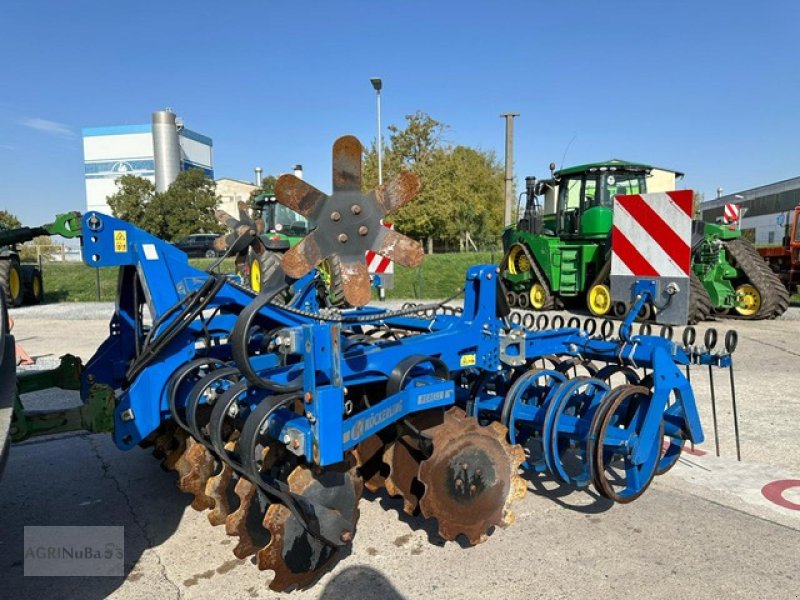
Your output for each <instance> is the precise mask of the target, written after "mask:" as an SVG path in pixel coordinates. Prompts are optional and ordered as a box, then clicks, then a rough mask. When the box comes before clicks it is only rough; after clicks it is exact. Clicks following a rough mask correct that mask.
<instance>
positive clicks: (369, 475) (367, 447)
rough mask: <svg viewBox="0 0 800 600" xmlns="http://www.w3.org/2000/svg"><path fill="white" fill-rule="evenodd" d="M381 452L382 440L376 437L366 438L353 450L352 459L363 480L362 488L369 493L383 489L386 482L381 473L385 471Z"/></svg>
mask: <svg viewBox="0 0 800 600" xmlns="http://www.w3.org/2000/svg"><path fill="white" fill-rule="evenodd" d="M383 452H384V443H383V440H381V438H379V437H378V436H377V435H373V436H370V437H368V438H367V439H366V440H364V441H363V442H361V443H360V444H358V445H357V446H356V447H355V448H353V457H354V458H355V459H356V466H357V467H358V472H359V473H360V474H361V478H362V479H363V480H364V487H365V488H367V489H368V490H369V491H370V492H377V491H378V490H379V489H381V488H382V487H383V485H384V481H385V480H386V477H385V476H384V473H383V471H384V470H385V463H384V462H383Z"/></svg>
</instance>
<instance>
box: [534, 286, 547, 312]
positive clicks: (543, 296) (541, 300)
mask: <svg viewBox="0 0 800 600" xmlns="http://www.w3.org/2000/svg"><path fill="white" fill-rule="evenodd" d="M546 303H547V291H546V290H545V289H544V286H543V285H542V284H541V283H534V284H533V285H532V286H531V306H532V307H533V308H535V309H536V310H542V309H543V308H544V305H545V304H546Z"/></svg>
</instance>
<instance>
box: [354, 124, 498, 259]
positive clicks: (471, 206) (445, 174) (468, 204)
mask: <svg viewBox="0 0 800 600" xmlns="http://www.w3.org/2000/svg"><path fill="white" fill-rule="evenodd" d="M388 129H389V132H390V135H389V140H388V143H387V144H386V146H385V147H384V159H383V172H384V178H383V179H384V182H386V181H389V180H390V179H391V178H392V177H393V176H394V175H396V174H397V173H398V172H399V171H400V170H401V169H410V170H412V171H414V172H415V173H416V174H417V175H418V176H419V178H420V182H421V184H422V189H421V190H420V192H419V194H417V197H416V198H415V199H414V201H413V202H411V203H410V204H407V205H406V206H405V207H403V208H402V209H400V210H399V211H398V212H397V213H396V214H395V215H393V216H392V217H391V219H392V221H393V222H394V223H395V224H396V225H397V228H398V229H399V230H400V231H402V232H403V233H405V234H407V235H410V236H411V237H414V238H417V239H428V240H430V241H431V242H432V241H436V242H439V243H441V244H445V245H447V246H451V247H456V248H457V247H459V246H461V245H462V243H463V240H464V239H465V237H466V234H467V233H468V234H469V235H470V237H471V238H472V239H473V240H474V241H475V242H476V243H477V244H479V245H484V246H485V245H489V244H494V243H496V241H497V239H498V238H499V236H500V233H501V231H502V223H503V197H504V194H503V169H502V166H501V165H500V163H499V162H498V160H497V158H496V157H495V155H494V153H493V152H490V151H484V150H480V149H477V148H470V147H467V146H450V145H446V144H444V142H443V136H444V134H445V132H446V131H447V129H448V127H447V125H445V124H444V123H441V122H440V121H437V120H436V119H434V118H432V117H430V116H429V115H427V114H425V113H423V112H419V111H418V112H416V113H414V114H413V115H407V116H406V126H405V128H403V129H400V128H399V127H397V126H395V125H391V126H389V128H388ZM377 163H378V161H377V149H376V145H375V144H372V146H371V147H370V148H369V150H367V151H366V152H365V156H364V169H363V177H362V182H363V187H364V189H365V190H369V189H372V188H373V187H375V186H376V185H377Z"/></svg>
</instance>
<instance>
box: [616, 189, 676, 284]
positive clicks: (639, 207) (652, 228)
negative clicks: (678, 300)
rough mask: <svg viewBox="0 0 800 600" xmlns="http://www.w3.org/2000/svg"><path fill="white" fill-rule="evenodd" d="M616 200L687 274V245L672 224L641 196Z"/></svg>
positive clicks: (623, 197) (622, 197) (620, 197)
mask: <svg viewBox="0 0 800 600" xmlns="http://www.w3.org/2000/svg"><path fill="white" fill-rule="evenodd" d="M617 202H619V204H620V206H622V208H624V209H625V210H626V211H628V214H629V215H630V216H631V217H633V219H634V220H635V221H636V222H637V223H639V225H641V227H642V229H644V230H645V231H647V233H649V234H650V236H651V237H652V238H653V241H655V243H656V244H658V245H659V247H660V248H661V249H662V250H663V251H664V252H665V253H666V254H667V255H668V256H669V257H670V258H671V259H672V260H673V261H675V264H676V265H678V267H679V268H680V269H681V270H683V271H684V272H685V273H686V274H687V275H688V274H689V267H690V263H691V249H690V248H689V245H688V244H687V243H686V242H685V241H684V240H683V239H682V238H681V236H679V235H678V234H677V233H675V230H674V229H673V228H672V226H671V225H670V224H669V223H667V222H666V221H665V220H664V219H662V218H661V215H659V214H658V213H657V212H656V211H655V210H653V208H652V207H651V206H650V205H649V204H647V202H645V199H644V198H643V197H642V196H637V195H631V196H617Z"/></svg>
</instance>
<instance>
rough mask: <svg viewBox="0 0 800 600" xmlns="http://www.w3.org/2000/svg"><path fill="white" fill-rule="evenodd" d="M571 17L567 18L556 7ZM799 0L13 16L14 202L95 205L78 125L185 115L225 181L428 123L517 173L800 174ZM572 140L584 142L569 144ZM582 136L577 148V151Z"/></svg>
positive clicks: (8, 113) (313, 174)
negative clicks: (589, 165)
mask: <svg viewBox="0 0 800 600" xmlns="http://www.w3.org/2000/svg"><path fill="white" fill-rule="evenodd" d="M559 5H561V6H562V7H561V8H558V7H559ZM799 17H800V6H798V4H797V3H796V2H790V1H787V2H777V1H775V2H772V1H762V2H758V3H756V2H752V1H749V2H747V1H738V0H734V1H724V2H723V1H719V0H716V1H705V2H701V1H696V0H695V1H682V0H675V1H671V2H665V1H661V2H651V1H647V0H640V1H638V2H634V1H628V2H623V1H611V0H609V1H606V2H599V1H596V2H589V1H585V2H584V1H574V2H534V1H528V2H523V1H519V2H510V1H508V2H505V1H495V2H477V1H468V0H462V1H460V2H455V1H444V0H440V1H437V2H431V1H404V2H389V1H381V0H372V1H370V2H367V1H363V2H357V1H351V0H336V1H328V2H322V1H318V2H302V1H296V2H275V1H267V0H262V1H260V2H255V1H245V0H238V1H229V2H210V1H199V0H198V1H194V2H182V1H171V2H163V1H162V2H154V1H146V0H140V1H139V2H136V3H109V2H88V1H81V0H75V1H74V2H54V1H52V0H51V1H49V2H41V1H38V0H27V1H18V0H4V2H3V3H2V5H1V6H0V81H2V93H0V208H6V209H8V210H11V211H12V212H15V213H17V214H18V215H19V216H20V217H21V218H22V220H23V221H24V222H25V223H27V224H31V225H33V224H38V223H41V222H44V221H47V220H49V219H50V218H51V217H52V215H53V214H54V213H56V212H59V211H65V210H70V209H79V210H81V209H83V208H84V207H85V195H84V194H85V192H84V185H83V156H82V146H81V137H80V130H81V128H82V127H92V126H104V125H121V124H134V123H146V122H148V121H149V119H150V113H151V111H153V110H156V109H160V108H163V107H166V106H169V107H172V108H173V110H175V111H176V112H177V113H178V114H179V115H180V116H181V117H183V119H184V121H185V123H186V125H187V127H189V128H191V129H194V130H196V131H199V132H201V133H204V134H206V135H209V136H211V137H212V138H213V139H214V160H215V165H214V166H215V172H216V174H217V176H218V177H219V176H230V177H236V178H243V179H251V178H252V173H253V167H254V166H256V165H260V166H262V167H263V168H264V171H265V173H275V172H282V171H287V170H289V169H290V168H291V167H292V165H294V164H295V163H302V164H303V165H304V166H305V169H306V179H308V180H309V181H310V182H312V183H314V184H315V185H317V186H318V187H320V188H321V189H325V190H327V189H329V188H330V166H329V165H330V146H331V144H332V142H333V140H334V139H335V138H336V137H337V136H339V135H341V134H344V133H353V134H355V135H357V136H359V137H360V138H361V139H362V141H364V142H365V143H367V142H369V141H370V140H371V139H372V138H373V137H374V135H375V96H374V92H373V90H372V88H371V86H370V83H369V78H370V77H371V76H380V77H382V78H383V80H384V91H383V112H384V124H388V123H400V122H402V120H403V116H404V115H406V114H409V113H412V112H414V111H416V110H423V111H425V112H427V113H429V114H430V115H432V116H434V117H435V118H437V119H439V120H441V121H443V122H445V123H447V124H448V125H449V126H450V130H449V132H448V134H447V139H448V141H449V142H451V143H454V144H467V145H473V146H479V147H482V148H485V149H492V150H495V151H496V152H497V154H498V156H499V157H502V152H503V121H502V119H500V118H499V116H498V115H499V114H500V113H501V112H504V111H516V112H520V113H522V116H521V117H520V118H519V119H518V120H517V126H516V144H515V149H516V159H517V160H516V176H517V177H518V180H519V182H520V184H519V186H518V187H519V188H520V189H522V186H523V183H522V181H523V178H524V176H525V175H530V174H533V175H537V176H543V175H546V174H547V164H548V163H549V162H550V161H551V160H552V161H556V162H557V163H561V161H562V156H564V153H565V151H566V158H565V159H564V163H565V164H566V165H570V164H578V163H580V162H586V161H592V160H602V159H606V158H609V157H612V156H614V157H620V158H626V159H629V160H636V161H642V162H649V163H651V164H656V165H663V166H667V167H672V168H675V169H678V170H682V171H685V172H686V173H687V177H686V179H685V185H686V187H692V188H694V189H697V190H698V191H701V192H704V193H705V194H706V197H708V198H710V197H713V195H714V190H715V189H716V188H717V186H722V187H723V188H724V189H725V190H726V192H734V191H738V190H742V189H745V188H748V187H753V186H756V185H760V184H762V183H767V182H771V181H775V180H779V179H785V178H788V177H793V176H797V175H800V165H798V161H797V156H798V139H800V135H798V134H799V133H800V111H798V106H800V92H799V90H798V87H799V86H798V77H800V70H799V69H798V66H799V65H800V60H798V59H800V42H799V41H798V40H797V23H798V18H799ZM571 140H572V141H571ZM570 141H571V143H570Z"/></svg>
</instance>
